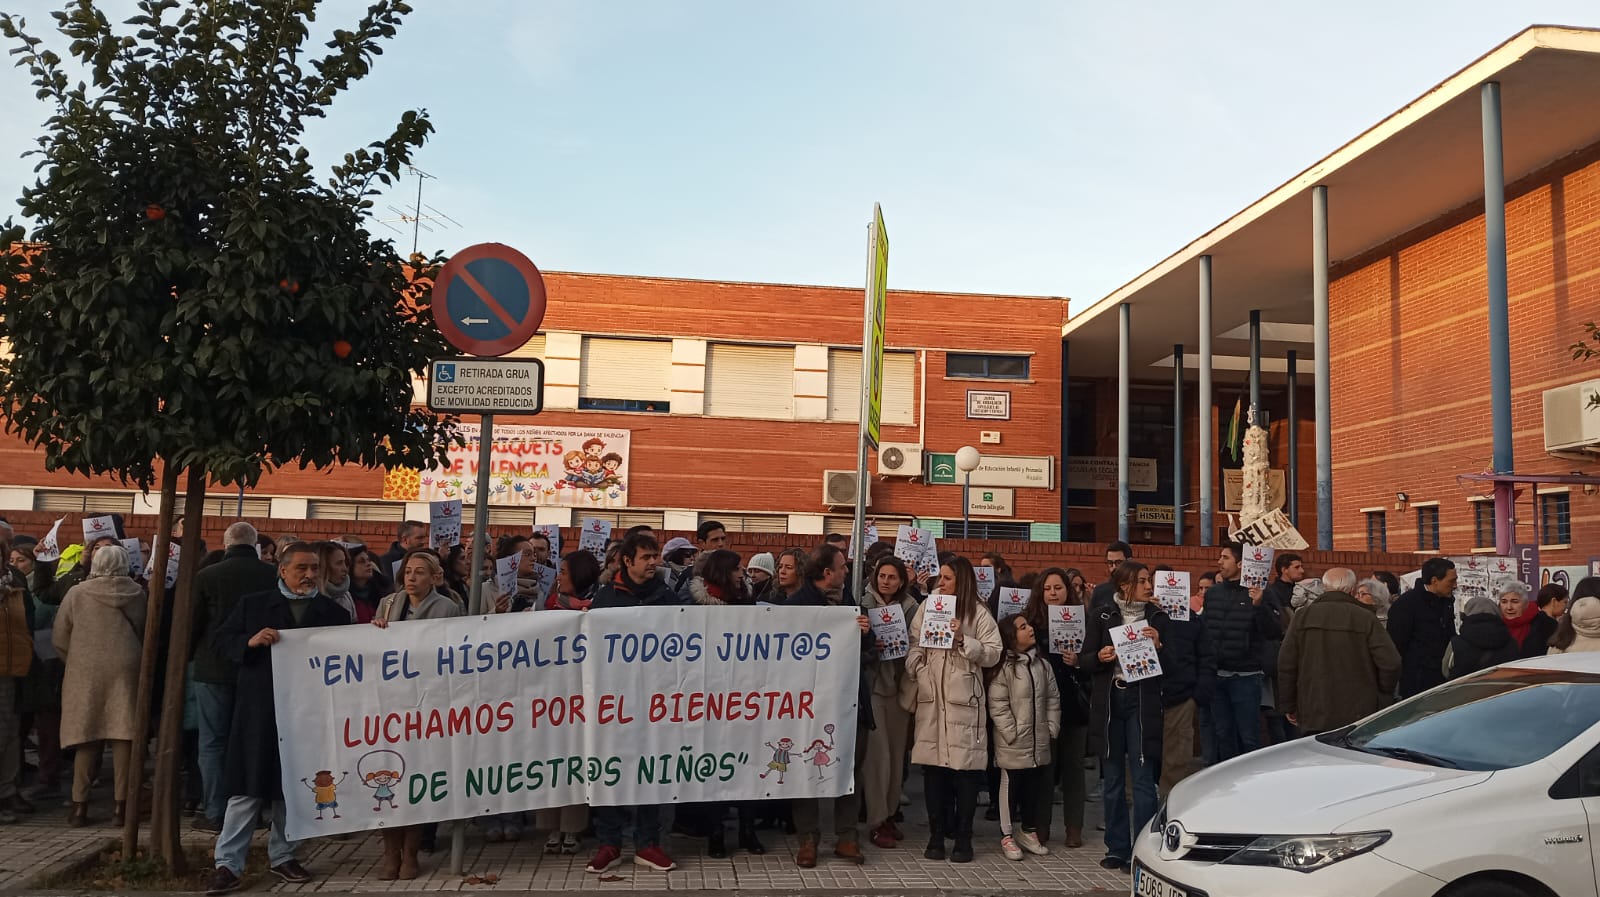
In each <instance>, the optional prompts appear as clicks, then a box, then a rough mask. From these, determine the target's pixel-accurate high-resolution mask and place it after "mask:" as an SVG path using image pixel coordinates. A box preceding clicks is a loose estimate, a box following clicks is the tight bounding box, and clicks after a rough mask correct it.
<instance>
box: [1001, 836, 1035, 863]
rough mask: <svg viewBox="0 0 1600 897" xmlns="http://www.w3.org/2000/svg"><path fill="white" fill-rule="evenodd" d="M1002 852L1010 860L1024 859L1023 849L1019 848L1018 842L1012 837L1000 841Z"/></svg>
mask: <svg viewBox="0 0 1600 897" xmlns="http://www.w3.org/2000/svg"><path fill="white" fill-rule="evenodd" d="M1035 843H1037V842H1035ZM1000 852H1001V853H1003V854H1005V855H1006V859H1008V860H1020V859H1022V848H1020V847H1018V846H1017V840H1016V839H1015V838H1013V837H1011V836H1010V835H1006V836H1005V837H1003V838H1001V839H1000Z"/></svg>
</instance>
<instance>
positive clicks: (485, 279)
mask: <svg viewBox="0 0 1600 897" xmlns="http://www.w3.org/2000/svg"><path fill="white" fill-rule="evenodd" d="M544 309H545V292H544V277H543V276H542V275H540V274H539V269H538V268H536V267H534V264H533V262H530V261H528V257H527V256H525V255H523V254H522V253H520V252H518V251H516V250H515V249H512V248H511V247H510V246H506V245H504V244H501V243H479V244H477V245H476V246H468V247H467V248H466V249H463V250H461V251H460V252H458V253H456V254H455V255H453V256H451V258H450V261H449V262H446V263H445V266H444V268H443V269H442V270H440V272H439V276H438V278H436V279H435V280H434V283H433V319H434V322H435V323H436V324H438V326H439V332H440V333H442V334H444V338H445V340H447V341H448V342H449V343H450V345H452V346H455V347H456V348H457V349H460V350H461V351H462V352H465V353H467V354H468V355H481V356H487V357H493V356H496V355H504V354H506V353H507V352H510V351H512V350H514V349H517V348H519V347H521V346H522V344H524V343H526V342H527V341H528V340H529V339H531V338H532V337H533V335H534V334H535V333H538V332H539V325H540V324H541V323H542V322H543V321H544Z"/></svg>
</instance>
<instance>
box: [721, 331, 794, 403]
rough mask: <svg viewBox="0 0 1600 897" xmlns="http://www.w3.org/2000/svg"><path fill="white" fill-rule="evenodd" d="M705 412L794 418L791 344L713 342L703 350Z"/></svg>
mask: <svg viewBox="0 0 1600 897" xmlns="http://www.w3.org/2000/svg"><path fill="white" fill-rule="evenodd" d="M705 390H706V404H705V408H706V414H707V416H711V417H759V418H773V419H777V420H793V419H794V347H793V346H745V345H739V344H736V343H712V344H711V345H710V346H709V347H707V349H706V385H705Z"/></svg>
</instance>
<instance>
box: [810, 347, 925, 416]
mask: <svg viewBox="0 0 1600 897" xmlns="http://www.w3.org/2000/svg"><path fill="white" fill-rule="evenodd" d="M916 399H917V353H915V352H893V351H889V352H884V353H883V405H882V406H881V410H882V412H883V417H882V423H885V424H895V425H910V424H914V423H916V422H917V421H916ZM860 418H861V350H860V349H829V350H828V420H838V421H854V420H859V419H860Z"/></svg>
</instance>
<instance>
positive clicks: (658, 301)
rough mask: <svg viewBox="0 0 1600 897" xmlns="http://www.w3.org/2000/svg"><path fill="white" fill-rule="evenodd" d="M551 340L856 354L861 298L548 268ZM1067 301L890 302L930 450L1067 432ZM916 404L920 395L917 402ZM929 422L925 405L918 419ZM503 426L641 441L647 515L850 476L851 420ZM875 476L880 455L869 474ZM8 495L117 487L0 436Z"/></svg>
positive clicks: (1014, 447)
mask: <svg viewBox="0 0 1600 897" xmlns="http://www.w3.org/2000/svg"><path fill="white" fill-rule="evenodd" d="M545 283H546V287H547V291H548V294H549V308H548V311H547V312H546V315H545V319H544V329H545V330H557V331H577V332H584V333H596V334H620V335H639V336H655V337H671V336H678V337H685V338H700V339H710V340H719V339H720V340H747V341H773V342H781V343H795V342H802V343H823V344H831V345H855V346H859V345H860V343H861V307H862V302H863V296H862V290H861V289H859V288H848V289H847V288H830V287H812V286H787V285H775V284H750V283H716V282H708V281H692V280H668V279H660V278H647V277H623V276H610V275H594V274H569V273H546V274H545ZM1066 312H1067V303H1066V300H1064V299H1047V298H1033V297H1007V296H976V295H960V294H947V293H928V292H909V291H891V292H890V293H889V297H888V327H887V333H886V342H887V346H888V347H889V348H891V349H895V348H902V349H904V348H918V349H929V350H930V351H928V352H927V353H926V357H927V381H926V382H927V393H928V395H927V403H926V414H927V417H926V426H925V432H924V434H923V438H924V439H925V442H926V444H927V446H928V447H929V449H930V450H939V451H946V452H952V451H955V449H956V448H958V447H960V446H962V445H966V444H972V445H978V444H979V439H978V435H979V431H980V430H1000V431H1001V432H1002V433H1003V437H1002V438H1003V442H1002V444H1001V445H999V446H993V447H989V446H985V447H984V448H985V450H986V451H993V452H995V453H1004V454H1011V455H1054V454H1056V447H1057V446H1056V442H1057V436H1058V433H1059V421H1060V410H1059V402H1058V399H1059V396H1060V377H1061V355H1060V345H1061V344H1060V334H1061V324H1062V323H1063V321H1064V320H1065V317H1066ZM946 349H951V350H962V349H965V350H969V351H997V352H1013V353H1014V352H1032V353H1034V354H1033V356H1032V368H1031V374H1032V380H1031V381H1029V382H1012V381H976V382H975V381H971V380H946V379H945V377H944V369H945V367H944V365H945V359H944V356H945V352H944V351H943V350H946ZM968 388H980V389H1004V390H1007V391H1009V392H1010V393H1011V397H1012V419H1011V420H1010V421H976V420H974V421H969V420H967V419H966V391H967V389H968ZM920 398H921V396H920V393H919V395H918V399H919V400H920ZM917 414H918V415H919V416H920V414H921V412H920V410H919V411H918V412H917ZM500 422H502V423H522V424H537V425H542V426H552V427H562V426H565V427H589V428H625V429H629V430H631V431H632V457H631V458H630V466H631V469H632V474H633V480H632V482H631V484H630V487H631V493H630V499H631V501H632V504H633V505H634V506H635V507H640V508H683V509H701V510H708V511H753V512H789V513H817V514H820V513H824V512H825V511H826V510H827V509H826V508H824V506H823V505H822V504H821V496H822V488H821V487H822V471H823V470H830V469H853V468H854V467H855V449H854V444H855V435H856V425H855V424H854V423H848V424H847V423H826V422H813V421H764V420H739V419H730V418H711V417H673V416H668V415H660V414H643V413H640V414H625V413H611V412H599V411H551V412H547V413H545V414H542V415H539V416H537V417H528V418H518V417H512V416H505V417H501V418H500ZM882 438H883V440H884V441H890V442H916V441H918V428H917V427H916V426H909V427H905V426H885V427H884V428H883V432H882ZM869 469H876V460H873V461H872V462H871V463H869ZM0 485H21V486H46V487H51V488H66V489H71V488H79V489H81V488H118V485H117V484H116V483H114V482H111V481H109V480H104V479H101V480H89V479H86V478H83V477H77V476H72V475H68V474H62V473H49V472H46V471H45V470H44V468H43V464H42V456H40V455H39V454H38V453H37V452H35V451H34V450H32V449H31V448H30V447H28V446H27V445H25V444H23V443H21V442H20V441H18V440H17V439H16V438H15V437H13V436H10V435H9V434H7V435H5V436H0ZM382 491H383V490H382V475H381V473H380V472H376V471H363V470H358V469H350V468H345V469H339V470H335V471H332V472H319V471H299V470H285V471H279V472H277V473H273V474H269V475H267V476H266V477H264V478H263V479H262V481H261V483H260V485H259V487H258V488H257V489H256V490H254V492H255V493H256V494H261V495H277V496H295V497H317V498H355V499H377V498H379V497H381V495H382ZM872 495H873V507H872V510H873V512H874V513H875V514H879V515H890V514H893V515H914V516H919V517H946V518H955V517H960V516H961V510H962V509H961V490H960V488H959V487H955V486H927V485H923V484H922V483H920V482H917V483H912V482H911V481H909V480H907V479H904V478H894V479H889V480H876V481H875V482H874V483H873V486H872ZM1058 507H1059V498H1058V496H1057V494H1056V493H1055V492H1051V491H1046V490H1037V489H1019V490H1017V504H1016V516H1017V517H1018V518H1019V519H1024V520H1039V521H1055V520H1057V519H1058V517H1059V514H1058Z"/></svg>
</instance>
